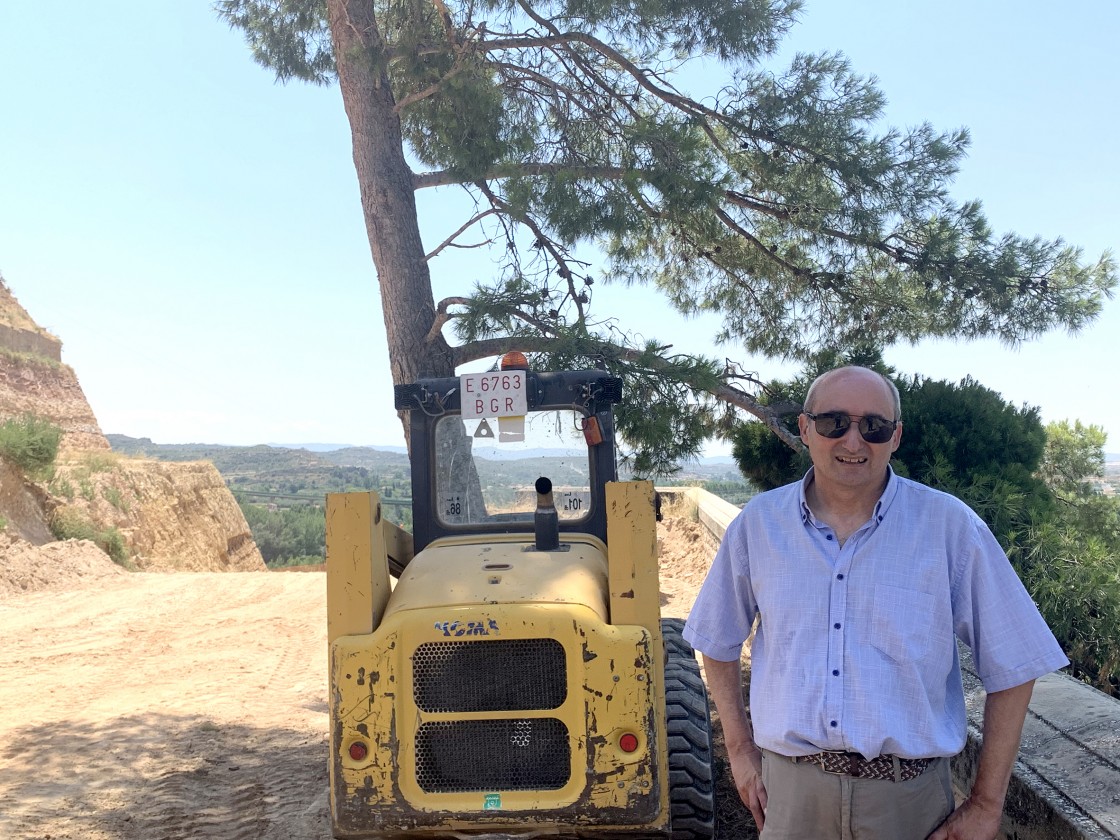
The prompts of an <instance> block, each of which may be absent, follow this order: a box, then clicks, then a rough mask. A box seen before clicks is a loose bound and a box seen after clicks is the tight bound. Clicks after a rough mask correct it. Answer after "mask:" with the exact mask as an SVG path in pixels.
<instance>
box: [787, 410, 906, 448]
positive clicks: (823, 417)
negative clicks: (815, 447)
mask: <svg viewBox="0 0 1120 840" xmlns="http://www.w3.org/2000/svg"><path fill="white" fill-rule="evenodd" d="M805 416H806V417H808V418H809V419H810V420H812V421H813V426H814V428H816V430H817V434H818V435H820V436H821V437H826V438H841V437H844V435H845V434H847V432H848V429H849V427H851V425H852V421H853V420H856V419H858V420H859V433H860V437H862V438H863V439H864V440H865V441H867V442H868V443H886V442H887V441H888V440H890V439H891V435H893V434H894V430H895V429H897V428H898V421H897V420H888V419H886V418H885V417H880V416H879V415H877V414H866V415H864V416H863V417H860V416H859V415H858V414H847V413H845V412H843V411H822V412H821V413H820V414H810V413H809V412H808V411H806V412H805Z"/></svg>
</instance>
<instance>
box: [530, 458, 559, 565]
mask: <svg viewBox="0 0 1120 840" xmlns="http://www.w3.org/2000/svg"><path fill="white" fill-rule="evenodd" d="M534 486H535V487H536V490H537V510H536V512H535V513H534V514H533V531H534V535H535V537H536V540H537V546H536V548H537V551H555V550H556V549H558V548H559V547H560V515H559V514H558V513H557V512H556V505H555V504H554V503H553V501H552V482H551V481H549V480H548V479H547V478H545V477H544V476H543V475H542V476H541V477H540V478H538V479H537V483H536V484H535V485H534Z"/></svg>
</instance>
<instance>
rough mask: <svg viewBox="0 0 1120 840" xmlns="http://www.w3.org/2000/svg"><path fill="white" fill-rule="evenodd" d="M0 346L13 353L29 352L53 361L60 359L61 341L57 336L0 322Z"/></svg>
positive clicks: (59, 360)
mask: <svg viewBox="0 0 1120 840" xmlns="http://www.w3.org/2000/svg"><path fill="white" fill-rule="evenodd" d="M0 347H3V348H6V349H8V350H11V351H13V352H15V353H30V354H32V355H33V356H43V357H45V358H47V359H51V360H52V361H55V362H61V361H62V342H61V341H59V340H58V339H57V338H53V337H51V336H47V335H42V334H40V333H35V332H30V331H29V330H20V329H13V328H12V327H9V326H8V325H7V324H0Z"/></svg>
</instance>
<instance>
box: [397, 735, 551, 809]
mask: <svg viewBox="0 0 1120 840" xmlns="http://www.w3.org/2000/svg"><path fill="white" fill-rule="evenodd" d="M570 777H571V747H570V745H569V743H568V727H566V726H565V725H564V723H563V721H560V720H557V719H556V718H520V719H503V720H457V721H433V722H429V723H424V724H421V726H420V730H419V732H418V733H417V736H416V782H417V784H418V785H419V786H420V789H421V790H423V791H426V792H427V793H459V792H468V791H487V792H490V791H497V790H558V789H559V788H562V787H564V786H565V785H566V784H567V783H568V779H569V778H570Z"/></svg>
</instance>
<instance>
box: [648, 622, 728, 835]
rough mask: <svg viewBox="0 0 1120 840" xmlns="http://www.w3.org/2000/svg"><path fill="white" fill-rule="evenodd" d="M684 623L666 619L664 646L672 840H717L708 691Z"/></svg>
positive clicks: (662, 631)
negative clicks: (714, 839)
mask: <svg viewBox="0 0 1120 840" xmlns="http://www.w3.org/2000/svg"><path fill="white" fill-rule="evenodd" d="M683 629H684V621H683V620H682V619H679V618H663V619H662V620H661V637H662V639H663V640H664V643H665V653H666V659H667V662H666V665H665V713H666V723H667V730H668V736H669V807H670V813H671V817H672V830H673V840H713V838H714V837H715V836H716V799H715V788H716V778H715V771H714V768H713V763H712V717H711V710H710V707H709V705H708V691H707V689H706V688H705V686H704V680H703V678H702V677H701V676H700V666H699V664H697V662H696V656H695V654H694V653H693V650H692V647H691V646H690V645H689V644H688V642H686V641H685V640H684V637H683V636H682V635H681V630H683Z"/></svg>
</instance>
